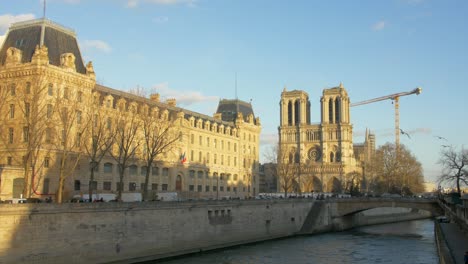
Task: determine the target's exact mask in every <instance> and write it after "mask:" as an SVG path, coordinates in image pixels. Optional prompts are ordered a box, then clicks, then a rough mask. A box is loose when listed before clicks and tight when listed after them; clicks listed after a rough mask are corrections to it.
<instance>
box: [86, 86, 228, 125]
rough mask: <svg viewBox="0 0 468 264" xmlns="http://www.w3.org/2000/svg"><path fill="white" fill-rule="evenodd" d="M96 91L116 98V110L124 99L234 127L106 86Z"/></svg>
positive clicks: (187, 116) (97, 88)
mask: <svg viewBox="0 0 468 264" xmlns="http://www.w3.org/2000/svg"><path fill="white" fill-rule="evenodd" d="M94 89H95V90H96V91H97V92H100V93H101V94H102V95H103V96H107V95H111V96H112V97H113V98H114V106H113V107H114V108H115V103H116V101H117V100H119V99H121V98H122V99H125V100H128V101H135V102H138V103H144V104H148V105H149V106H150V107H152V106H156V107H159V108H162V109H167V110H168V111H171V112H183V113H184V118H186V119H188V118H190V117H194V118H197V119H198V118H200V119H202V120H204V121H210V122H212V123H218V124H219V125H221V124H223V125H224V126H234V123H233V122H230V121H225V120H219V119H216V118H214V117H211V116H208V115H204V114H200V113H197V112H193V111H190V110H187V109H184V108H181V107H177V106H170V105H169V104H167V103H165V102H159V101H158V102H157V101H153V100H151V99H148V98H146V97H142V96H138V95H135V94H132V93H128V92H123V91H120V90H116V89H113V88H110V87H106V86H103V85H100V84H96V86H95V87H94Z"/></svg>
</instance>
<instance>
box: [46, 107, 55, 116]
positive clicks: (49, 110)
mask: <svg viewBox="0 0 468 264" xmlns="http://www.w3.org/2000/svg"><path fill="white" fill-rule="evenodd" d="M53 111H54V110H53V108H52V105H51V104H48V105H47V118H51V117H52V112H53Z"/></svg>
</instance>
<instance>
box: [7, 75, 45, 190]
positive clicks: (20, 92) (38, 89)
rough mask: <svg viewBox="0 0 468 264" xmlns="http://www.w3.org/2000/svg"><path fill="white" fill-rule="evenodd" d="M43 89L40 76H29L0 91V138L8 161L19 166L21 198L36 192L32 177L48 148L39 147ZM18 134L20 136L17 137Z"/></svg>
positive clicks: (41, 140) (38, 171) (43, 101)
mask: <svg viewBox="0 0 468 264" xmlns="http://www.w3.org/2000/svg"><path fill="white" fill-rule="evenodd" d="M46 89H47V84H46V82H45V81H44V79H43V78H41V77H38V76H32V77H30V78H28V79H27V80H25V82H22V84H21V85H17V84H14V83H12V84H9V85H8V86H3V88H2V89H1V91H0V97H1V98H0V101H2V102H0V107H1V108H2V111H1V112H2V113H4V114H3V115H2V116H1V122H0V123H1V126H2V130H4V131H6V130H7V127H8V130H7V131H6V133H2V135H1V136H0V141H1V142H2V143H3V145H4V146H5V149H6V153H8V155H9V156H10V157H11V158H12V160H14V162H15V163H16V164H21V166H22V167H23V175H24V177H23V179H24V183H23V191H22V194H23V197H31V195H32V193H35V194H39V193H38V192H37V188H38V182H39V181H36V180H38V179H37V178H36V179H35V177H36V176H37V175H39V176H40V175H41V174H40V171H41V169H42V167H43V162H44V156H47V153H48V152H49V151H50V150H49V149H47V148H43V147H42V146H43V144H44V134H45V131H46V129H47V125H48V124H47V99H45V94H46ZM18 120H20V121H18ZM19 124H20V125H19ZM21 134H22V137H21V136H18V135H21ZM6 153H5V154H6ZM36 182H37V184H36Z"/></svg>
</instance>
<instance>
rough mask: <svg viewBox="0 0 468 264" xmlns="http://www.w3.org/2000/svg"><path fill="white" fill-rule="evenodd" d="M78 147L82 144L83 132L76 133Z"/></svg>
mask: <svg viewBox="0 0 468 264" xmlns="http://www.w3.org/2000/svg"><path fill="white" fill-rule="evenodd" d="M75 145H76V146H77V147H79V146H80V145H81V133H77V134H76V144H75Z"/></svg>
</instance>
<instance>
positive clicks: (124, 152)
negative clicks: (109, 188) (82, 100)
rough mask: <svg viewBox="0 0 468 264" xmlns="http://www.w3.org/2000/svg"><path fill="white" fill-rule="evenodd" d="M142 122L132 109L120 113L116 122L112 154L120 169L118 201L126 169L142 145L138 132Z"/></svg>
mask: <svg viewBox="0 0 468 264" xmlns="http://www.w3.org/2000/svg"><path fill="white" fill-rule="evenodd" d="M140 124H141V122H140V120H139V119H138V116H137V114H136V109H134V108H133V107H130V109H129V111H127V112H120V113H119V114H118V118H117V120H116V122H115V129H114V139H113V142H114V146H115V149H111V151H110V154H111V156H112V157H113V158H114V160H115V161H116V162H117V166H118V169H119V187H118V188H117V189H118V190H117V191H118V194H117V200H119V201H120V200H122V190H123V179H124V175H125V169H127V168H128V167H129V161H130V160H131V159H133V158H135V153H136V151H137V149H138V147H139V145H140V143H141V142H140V140H139V139H138V132H139V129H138V128H139V127H140Z"/></svg>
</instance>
